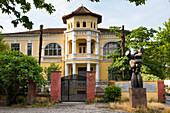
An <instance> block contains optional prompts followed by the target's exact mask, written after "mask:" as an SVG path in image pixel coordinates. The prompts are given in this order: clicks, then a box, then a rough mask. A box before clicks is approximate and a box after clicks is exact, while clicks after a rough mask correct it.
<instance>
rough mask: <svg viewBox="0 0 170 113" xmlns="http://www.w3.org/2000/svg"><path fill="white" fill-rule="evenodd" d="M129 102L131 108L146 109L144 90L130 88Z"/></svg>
mask: <svg viewBox="0 0 170 113" xmlns="http://www.w3.org/2000/svg"><path fill="white" fill-rule="evenodd" d="M129 100H130V105H131V106H132V108H135V107H140V106H145V107H147V98H146V88H130V89H129Z"/></svg>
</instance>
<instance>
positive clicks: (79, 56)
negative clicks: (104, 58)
mask: <svg viewBox="0 0 170 113" xmlns="http://www.w3.org/2000/svg"><path fill="white" fill-rule="evenodd" d="M74 56H75V57H74V58H75V59H79V60H81V59H96V60H97V59H99V55H97V54H87V53H76V54H75V55H74ZM67 59H68V60H69V59H73V55H72V54H68V55H67Z"/></svg>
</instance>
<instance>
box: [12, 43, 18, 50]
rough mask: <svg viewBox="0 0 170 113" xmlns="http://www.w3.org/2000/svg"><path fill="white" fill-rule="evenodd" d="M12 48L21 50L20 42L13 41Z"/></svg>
mask: <svg viewBox="0 0 170 113" xmlns="http://www.w3.org/2000/svg"><path fill="white" fill-rule="evenodd" d="M11 50H15V51H20V43H11Z"/></svg>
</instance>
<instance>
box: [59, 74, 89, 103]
mask: <svg viewBox="0 0 170 113" xmlns="http://www.w3.org/2000/svg"><path fill="white" fill-rule="evenodd" d="M86 99H87V95H86V76H82V75H71V76H67V77H63V78H61V101H62V102H83V101H86Z"/></svg>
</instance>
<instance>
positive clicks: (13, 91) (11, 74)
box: [0, 51, 44, 104]
mask: <svg viewBox="0 0 170 113" xmlns="http://www.w3.org/2000/svg"><path fill="white" fill-rule="evenodd" d="M0 61H1V62H0V83H1V84H0V87H1V88H2V89H3V90H4V92H5V93H6V95H7V99H8V100H9V103H10V104H13V103H15V101H16V96H17V94H19V93H21V94H26V93H27V85H28V82H29V81H33V82H37V85H38V86H41V85H42V84H44V78H43V77H42V76H41V72H42V70H43V69H42V67H41V66H40V65H39V64H38V61H37V60H36V59H35V58H34V57H31V56H27V55H24V54H23V53H21V52H18V51H8V52H1V53H0Z"/></svg>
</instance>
